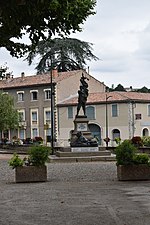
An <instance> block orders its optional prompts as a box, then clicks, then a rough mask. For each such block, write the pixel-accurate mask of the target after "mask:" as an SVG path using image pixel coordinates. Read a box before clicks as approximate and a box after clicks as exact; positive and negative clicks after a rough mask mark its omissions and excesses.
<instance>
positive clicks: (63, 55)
mask: <svg viewBox="0 0 150 225" xmlns="http://www.w3.org/2000/svg"><path fill="white" fill-rule="evenodd" d="M91 46H92V44H91V43H88V42H85V41H80V40H78V39H75V38H54V39H49V40H46V41H40V42H39V44H38V46H37V47H36V50H35V51H34V52H30V53H29V55H28V57H27V61H28V62H29V65H30V64H31V63H32V61H33V59H34V58H35V57H36V56H37V55H40V58H41V60H40V62H39V64H38V65H37V67H36V69H37V73H45V72H47V71H49V70H50V69H51V67H54V66H55V67H56V66H57V69H58V71H59V72H64V71H70V70H78V69H82V68H84V66H85V65H86V60H91V59H94V60H98V58H97V57H96V56H95V55H93V53H92V50H93V49H92V47H91ZM48 59H49V60H51V59H52V61H53V63H54V65H53V64H52V65H49V67H47V65H46V62H47V60H48Z"/></svg>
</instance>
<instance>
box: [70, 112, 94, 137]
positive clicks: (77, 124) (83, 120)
mask: <svg viewBox="0 0 150 225" xmlns="http://www.w3.org/2000/svg"><path fill="white" fill-rule="evenodd" d="M88 123H89V120H88V119H87V116H76V118H75V120H74V130H73V132H72V137H71V138H72V140H73V139H74V138H75V137H76V134H77V133H78V132H80V131H81V132H82V134H83V136H84V137H85V138H87V139H91V138H93V136H92V134H91V132H90V130H89V127H88Z"/></svg>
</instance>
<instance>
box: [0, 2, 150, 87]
mask: <svg viewBox="0 0 150 225" xmlns="http://www.w3.org/2000/svg"><path fill="white" fill-rule="evenodd" d="M149 9H150V1H149V0H142V1H141V0H132V1H131V0H101V1H100V0H97V7H96V10H97V14H96V15H94V16H91V17H89V18H88V19H87V21H86V22H85V24H84V25H83V32H82V33H76V34H72V35H71V37H74V38H78V39H80V40H84V41H88V42H91V43H93V44H94V45H93V49H94V54H95V55H96V56H98V57H99V58H100V59H101V60H99V61H96V62H95V61H92V62H88V66H89V67H90V74H91V75H93V76H95V77H96V78H97V79H99V80H100V81H103V82H104V83H105V84H106V85H108V86H110V85H111V84H114V85H115V86H116V85H117V84H119V83H121V84H122V85H123V86H133V87H142V86H147V87H148V88H150V76H149V71H150V65H149V64H150V63H149V60H150V13H149ZM0 59H1V60H0V64H3V63H4V62H5V61H7V63H8V66H9V67H10V70H13V71H14V74H15V76H18V75H20V73H21V72H22V71H24V72H25V73H26V74H28V75H29V74H30V75H32V74H33V73H35V70H34V67H35V66H36V65H33V66H31V67H29V66H28V64H27V62H23V60H22V59H15V58H12V57H11V56H9V54H8V53H7V52H6V51H4V49H0Z"/></svg>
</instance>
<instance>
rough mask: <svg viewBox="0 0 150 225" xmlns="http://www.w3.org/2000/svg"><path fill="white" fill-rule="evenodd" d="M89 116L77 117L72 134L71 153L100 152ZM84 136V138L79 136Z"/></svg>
mask: <svg viewBox="0 0 150 225" xmlns="http://www.w3.org/2000/svg"><path fill="white" fill-rule="evenodd" d="M88 123H89V120H88V119H87V116H76V117H75V120H74V130H73V132H72V134H71V152H90V151H91V152H95V151H98V143H97V142H96V140H94V137H93V136H92V134H91V132H90V129H89V126H88ZM79 133H81V134H82V138H80V137H79V136H78V134H79Z"/></svg>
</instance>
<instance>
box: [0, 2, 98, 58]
mask: <svg viewBox="0 0 150 225" xmlns="http://www.w3.org/2000/svg"><path fill="white" fill-rule="evenodd" d="M95 5H96V1H95V0H78V1H76V0H63V1H62V0H51V1H49V0H38V1H35V0H30V1H27V0H17V1H16V0H11V1H8V0H7V1H1V5H0V47H5V48H7V50H8V51H9V52H10V54H11V55H13V56H16V57H20V56H22V55H23V54H25V53H26V51H28V50H29V46H27V45H25V44H23V43H21V41H20V40H21V39H22V37H23V35H24V34H28V35H29V38H30V41H31V43H32V46H31V48H32V50H33V49H34V48H35V46H36V45H37V43H38V41H39V40H40V39H46V37H47V36H48V37H51V36H52V35H55V34H56V33H57V34H58V35H60V36H62V35H69V34H70V33H71V32H75V31H81V30H82V29H81V26H80V25H81V24H83V22H84V21H85V20H86V19H87V18H88V16H90V15H94V14H95V12H94V7H95ZM12 38H16V39H20V40H19V41H18V42H15V41H14V40H13V39H12Z"/></svg>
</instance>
